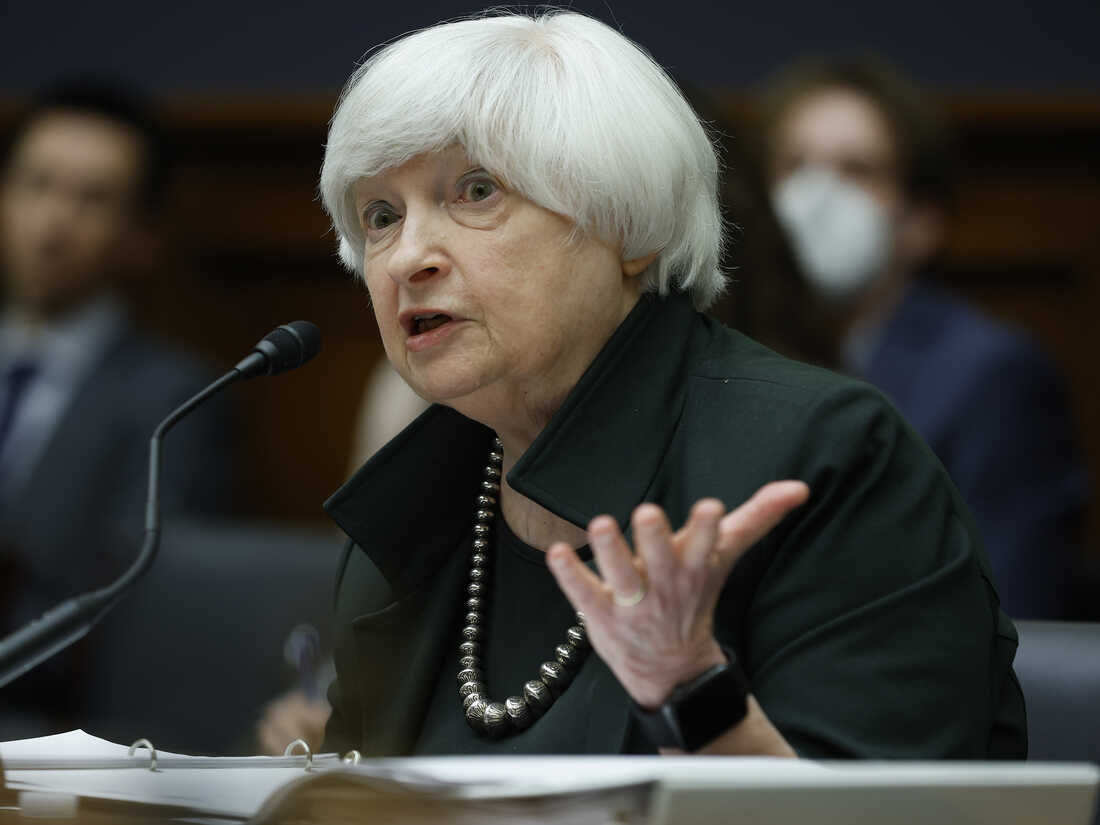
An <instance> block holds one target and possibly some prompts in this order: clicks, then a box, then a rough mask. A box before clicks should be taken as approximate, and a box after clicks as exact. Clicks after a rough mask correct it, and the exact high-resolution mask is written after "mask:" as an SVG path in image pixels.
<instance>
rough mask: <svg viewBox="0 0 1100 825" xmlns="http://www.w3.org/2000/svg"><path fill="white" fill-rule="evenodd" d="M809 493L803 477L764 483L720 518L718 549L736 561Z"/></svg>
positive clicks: (731, 560) (730, 559)
mask: <svg viewBox="0 0 1100 825" xmlns="http://www.w3.org/2000/svg"><path fill="white" fill-rule="evenodd" d="M809 495H810V488H809V487H807V486H806V485H805V484H804V483H803V482H801V481H773V482H771V483H770V484H765V485H764V486H763V487H761V488H760V489H759V490H757V491H756V493H754V494H753V496H752V498H750V499H749V500H748V501H746V502H745V503H744V504H742V505H741V506H740V507H738V508H737V509H736V510H734V511H733V512H731V513H730V514H729V515H727V516H726V517H725V518H723V519H722V520H721V522H719V525H718V551H719V552H720V553H721V554H722V556H723V557H724V558H725V559H726V560H728V561H729V562H731V563H732V562H733V561H736V559H738V558H739V557H740V556H741V555H742V554H743V553H744V552H745V551H746V550H748V549H749V548H750V547H752V546H753V545H754V544H756V542H758V541H759V540H760V539H762V538H763V537H764V536H765V535H767V534H768V533H769V532H770V531H771V530H772V528H774V527H775V526H776V525H777V524H779V522H781V521H782V520H783V517H784V516H786V515H787V513H789V512H790V511H791V510H793V509H794V508H796V507H798V506H800V505H801V504H803V503H804V502H805V501H806V499H807V498H808V497H809Z"/></svg>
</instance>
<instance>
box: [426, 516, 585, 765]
mask: <svg viewBox="0 0 1100 825" xmlns="http://www.w3.org/2000/svg"><path fill="white" fill-rule="evenodd" d="M469 552H470V542H469V541H466V542H463V545H462V546H461V547H460V548H459V554H460V555H461V556H463V557H464V558H468V557H469V555H468V554H469ZM578 552H579V553H580V556H581V558H582V559H585V560H587V559H590V558H591V557H592V554H591V551H589V549H588V548H587V547H582V548H581V549H580V550H579V551H578ZM489 554H490V556H491V558H492V561H491V563H490V570H491V571H492V572H491V578H490V579H489V601H488V609H487V610H486V612H485V615H484V616H483V620H484V625H483V626H484V627H485V628H486V631H487V632H486V637H485V641H484V642H483V647H482V649H483V655H482V664H481V667H482V670H483V671H484V672H485V678H486V686H487V689H488V692H489V696H491V697H492V700H493V701H496V702H503V701H504V700H505V698H507V697H508V696H518V695H522V693H523V683H524V682H526V681H528V680H530V679H535V678H537V676H538V669H539V665H541V664H542V663H543V662H546V661H552V660H553V659H554V647H555V646H556V645H559V644H561V643H562V642H564V641H565V640H566V639H565V631H566V628H568V627H569V626H570V625H574V624H576V623H577V620H576V613H575V612H574V611H573V608H572V606H571V605H570V604H569V602H568V600H567V599H566V598H565V596H564V595H563V594H562V592H561V590H560V589H559V588H558V585H557V582H556V581H554V576H553V574H551V572H550V570H549V568H547V566H546V554H545V553H544V552H542V551H541V550H536V549H535V548H534V547H531V546H530V545H528V544H525V543H524V542H523V541H521V540H520V539H519V538H518V537H516V535H515V534H514V533H513V532H512V531H511V530H510V529H509V528H508V525H507V523H505V521H504V519H502V518H499V517H498V518H497V520H496V522H495V524H494V529H493V534H492V537H491V543H490V547H489ZM461 627H462V622H461V621H459V622H458V623H457V624H455V627H454V633H453V634H452V636H453V639H452V644H451V646H450V648H449V650H448V654H447V656H446V657H444V660H443V667H442V671H441V673H440V675H439V678H438V679H437V680H436V686H435V690H434V692H433V694H432V699H431V704H430V705H429V708H428V713H427V718H426V719H425V721H424V729H423V730H422V731H421V732H420V738H419V739H418V740H417V742H416V746H415V748H414V749H413V753H415V754H417V755H420V756H428V755H434V756H445V755H449V754H458V753H467V754H468V753H476V754H507V753H541V754H547V753H577V752H578V751H581V750H583V745H584V741H583V737H584V731H585V730H586V729H587V728H588V725H587V724H576V721H577V720H584V719H585V718H586V717H587V715H588V714H589V713H591V705H590V704H589V703H588V702H587V701H585V694H586V693H587V690H588V688H589V687H590V685H591V682H592V678H591V677H592V675H593V673H594V669H593V668H592V667H590V666H589V662H588V660H587V659H586V661H585V663H584V665H582V666H581V668H580V670H579V671H578V672H577V675H576V677H575V678H574V679H573V681H572V682H571V683H570V685H569V687H568V688H567V689H566V691H565V693H563V694H562V695H561V697H560V698H558V700H557V701H556V702H554V704H553V706H551V708H550V709H549V710H548V711H547V712H546V714H545V715H543V716H542V717H541V718H540V719H538V720H536V721H535V723H534V726H532V727H531V728H528V730H526V731H524V732H522V733H519V734H516V735H512V736H507V737H505V738H503V739H497V740H492V739H488V738H486V737H484V736H479V735H478V734H476V733H474V731H473V730H472V729H471V728H470V726H469V725H468V724H467V723H466V718H465V716H464V715H463V712H462V704H461V702H460V701H459V698H458V683H457V681H456V678H455V677H456V675H457V673H458V671H459V666H458V659H459V654H458V645H459V642H460V641H461V639H460V638H459V635H460V634H459V631H460V629H461ZM588 658H592V657H591V656H589V657H588ZM536 727H537V728H538V730H537V732H536V731H535V728H536Z"/></svg>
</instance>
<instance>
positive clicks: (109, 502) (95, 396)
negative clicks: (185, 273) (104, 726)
mask: <svg viewBox="0 0 1100 825" xmlns="http://www.w3.org/2000/svg"><path fill="white" fill-rule="evenodd" d="M5 148H6V151H5V153H4V155H3V167H2V179H0V274H2V279H3V280H2V283H3V306H2V315H0V565H2V568H3V583H2V585H0V587H2V588H3V590H4V593H3V599H2V601H0V632H2V633H3V634H5V635H6V634H7V633H10V632H12V631H14V630H16V629H18V628H19V627H21V626H23V625H24V624H25V623H26V622H28V621H30V620H31V619H33V618H36V617H37V616H38V615H40V614H41V613H42V612H44V611H45V610H47V609H48V608H50V607H52V606H54V605H55V604H57V603H58V602H60V601H62V600H63V599H65V598H67V597H69V596H72V595H74V594H76V593H79V592H82V591H85V590H88V589H90V588H93V587H97V586H101V585H103V584H105V583H107V582H108V581H110V579H111V578H113V576H114V575H116V574H117V573H118V572H119V571H120V570H121V569H122V568H123V567H124V566H125V565H127V564H128V563H129V562H130V561H131V560H132V559H133V557H134V556H135V554H136V552H137V549H138V539H139V538H140V535H141V527H142V523H143V520H142V517H143V512H144V500H145V491H146V484H147V475H146V467H147V461H148V458H147V455H148V440H149V436H150V435H151V434H152V431H153V429H154V427H155V426H156V424H157V423H158V422H159V421H160V420H161V419H162V418H163V417H164V416H166V415H167V414H168V413H169V412H171V411H172V410H173V409H174V408H175V407H176V406H178V405H179V404H180V403H182V402H183V401H184V400H186V399H187V398H188V397H190V396H191V395H193V394H194V393H195V392H197V391H198V390H199V389H201V388H202V387H203V386H204V385H205V384H206V383H207V382H208V381H209V379H210V378H211V377H212V376H211V374H210V373H209V372H208V371H207V370H206V369H205V368H204V367H203V366H201V365H200V364H199V363H198V362H197V361H195V360H194V359H192V358H191V357H189V356H187V355H184V354H182V353H180V352H177V351H175V350H174V349H171V348H170V347H168V346H167V345H166V344H165V343H163V342H162V341H160V340H158V339H156V338H153V337H151V336H149V335H146V334H144V333H142V332H139V331H138V330H137V328H136V327H135V325H134V323H133V320H132V318H131V314H130V311H129V310H128V308H127V306H126V304H125V302H124V301H123V300H122V298H121V297H120V294H119V290H120V288H121V286H122V282H123V281H124V280H125V279H126V278H127V277H128V276H129V275H133V274H141V275H152V274H153V273H149V272H140V270H141V269H142V268H143V264H145V265H148V264H149V262H150V260H151V258H152V254H151V250H152V249H153V247H154V241H155V223H156V217H157V214H158V211H159V209H160V207H161V204H162V201H163V197H164V194H165V186H166V181H167V164H166V152H165V148H164V142H163V140H162V138H161V133H160V130H159V129H158V127H157V125H156V124H155V123H154V121H153V119H152V117H151V115H150V114H149V111H148V109H147V108H146V107H145V105H144V103H143V102H142V101H141V100H139V99H138V98H137V97H135V96H134V95H133V94H132V93H130V92H128V91H125V90H123V89H121V88H116V87H115V86H114V85H111V84H109V83H104V84H97V83H88V82H73V83H64V84H59V85H57V86H56V87H54V88H51V89H50V90H48V91H47V92H45V93H43V94H42V95H41V96H39V97H38V98H37V99H36V100H35V101H34V102H33V103H32V104H31V105H30V107H29V108H28V109H27V110H26V111H25V113H24V114H23V116H22V118H21V119H20V120H19V121H18V122H17V124H16V126H15V128H14V130H13V132H12V134H11V137H10V140H9V142H8V145H7V146H6V147H5ZM230 440H231V434H230V428H229V426H228V421H227V410H226V409H225V407H224V404H223V405H222V406H221V407H219V406H218V405H217V404H212V405H210V407H209V408H208V409H204V410H201V411H199V412H198V413H196V414H195V415H194V416H193V417H192V418H191V419H189V420H188V421H187V422H186V426H181V427H180V428H179V429H178V431H175V432H173V434H172V437H171V438H169V439H167V440H166V442H165V461H164V473H163V478H162V486H161V503H162V507H163V509H164V511H165V512H166V513H167V514H170V515H171V514H181V513H187V514H191V515H195V514H203V515H211V514H217V513H224V512H227V511H228V510H229V509H230V508H231V502H230V493H231V490H232V476H233V472H232V449H231V444H230ZM87 655H88V652H87V649H86V647H85V646H83V645H78V646H76V647H75V648H73V649H70V650H69V651H67V652H66V653H64V654H62V655H60V656H58V657H55V658H54V659H52V660H50V661H48V662H47V663H45V664H44V665H43V666H42V667H40V668H38V670H36V671H34V672H32V673H30V674H28V675H26V676H24V677H23V678H21V679H19V680H17V681H16V682H14V683H12V684H11V685H9V686H7V687H6V688H4V689H3V690H0V739H7V738H15V737H19V736H30V735H39V734H43V733H48V732H53V731H55V730H58V729H63V728H64V727H69V726H74V722H75V721H77V720H78V719H79V718H80V716H81V712H82V700H83V696H82V682H81V674H82V673H83V672H84V671H85V668H86V664H87V662H86V659H87Z"/></svg>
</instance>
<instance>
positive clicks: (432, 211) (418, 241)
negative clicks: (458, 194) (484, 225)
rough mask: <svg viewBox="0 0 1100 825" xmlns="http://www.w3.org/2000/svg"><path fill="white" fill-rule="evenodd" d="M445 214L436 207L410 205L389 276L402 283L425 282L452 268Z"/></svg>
mask: <svg viewBox="0 0 1100 825" xmlns="http://www.w3.org/2000/svg"><path fill="white" fill-rule="evenodd" d="M449 240H450V237H449V232H448V227H447V222H446V214H445V212H444V210H442V209H439V208H437V207H427V208H415V209H414V208H411V207H410V208H409V209H408V210H407V212H406V214H405V216H404V217H403V218H402V220H401V226H400V227H399V229H398V236H397V238H396V239H395V242H394V246H393V247H392V248H391V251H390V255H389V258H388V261H387V271H388V274H389V276H390V278H391V279H392V280H393V281H394V282H395V283H397V284H398V285H399V286H400V285H416V284H425V283H426V282H428V281H433V280H436V279H437V278H440V277H444V276H446V275H447V274H448V273H449V272H450V271H451V259H450V255H449V254H448V251H447V250H448V242H449Z"/></svg>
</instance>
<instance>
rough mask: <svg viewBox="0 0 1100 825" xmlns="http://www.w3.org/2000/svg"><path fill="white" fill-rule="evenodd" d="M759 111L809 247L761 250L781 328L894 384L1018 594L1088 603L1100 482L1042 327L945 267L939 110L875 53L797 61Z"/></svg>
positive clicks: (944, 171)
mask: <svg viewBox="0 0 1100 825" xmlns="http://www.w3.org/2000/svg"><path fill="white" fill-rule="evenodd" d="M761 111H762V117H761V123H760V140H759V143H760V163H759V166H760V171H761V173H762V175H763V188H764V189H766V191H767V192H768V193H769V195H770V201H771V205H772V207H773V209H774V213H775V215H776V216H777V218H778V223H779V225H780V226H781V227H782V230H783V233H784V235H785V240H786V243H787V244H788V245H789V249H790V251H791V253H792V258H793V261H792V263H793V264H794V266H793V267H792V268H790V269H787V270H785V268H784V266H783V265H782V264H780V265H779V266H775V267H763V266H760V265H759V263H760V262H759V261H757V262H756V263H757V266H755V267H754V271H753V277H755V278H756V279H757V280H758V281H764V280H768V279H771V280H773V281H774V286H773V287H772V293H773V294H774V295H775V297H776V299H777V300H776V301H775V302H774V309H775V312H774V313H773V314H772V315H771V316H770V318H768V319H767V320H765V321H764V322H762V323H761V324H760V326H763V327H765V328H766V329H767V330H768V331H771V332H774V331H775V330H776V329H778V331H779V335H778V336H776V337H775V339H774V340H769V342H772V343H775V344H776V345H777V346H778V347H779V348H780V349H781V350H782V351H785V352H787V353H788V354H793V355H797V356H802V357H808V358H810V359H812V360H816V361H819V362H822V363H825V364H826V365H828V366H832V367H836V368H840V369H843V370H844V371H846V372H848V373H850V374H853V375H856V376H859V377H862V378H864V379H866V380H868V381H870V382H871V383H873V384H874V385H875V386H877V387H878V388H880V389H881V390H883V391H884V392H885V393H886V394H887V396H888V397H889V398H890V399H891V400H892V401H893V403H895V404H896V405H897V407H898V409H899V410H900V411H901V413H902V414H903V415H904V416H905V417H906V419H907V420H908V421H909V423H910V424H912V425H913V427H914V428H915V429H916V430H917V432H918V433H920V434H921V436H922V437H923V438H924V439H925V440H926V441H927V442H928V444H929V445H930V446H931V447H932V449H933V451H934V452H935V453H936V455H937V456H938V457H939V458H940V460H941V461H943V463H944V465H945V466H946V468H947V471H948V473H949V474H950V476H951V478H952V480H953V481H954V482H955V484H956V485H958V487H959V490H960V492H961V493H962V496H963V499H964V500H965V501H966V502H967V504H968V505H969V506H970V508H971V510H972V512H973V513H974V516H975V519H976V520H977V522H978V525H979V527H980V529H981V533H982V536H983V538H984V540H985V543H986V547H987V550H988V552H989V556H990V560H991V561H992V564H993V573H994V577H995V580H996V581H997V585H998V592H999V594H1000V597H1001V599H1002V604H1003V606H1004V608H1005V610H1007V611H1008V613H1009V614H1010V615H1011V616H1013V617H1014V618H1027V619H1035V618H1047V619H1056V618H1070V617H1072V616H1073V615H1074V614H1075V612H1076V611H1077V610H1078V609H1079V607H1080V605H1079V604H1078V599H1079V594H1077V593H1076V592H1075V583H1076V582H1077V581H1078V580H1079V579H1080V576H1079V575H1078V573H1079V570H1080V568H1081V567H1082V566H1083V552H1082V551H1083V546H1082V545H1083V528H1084V521H1085V512H1086V507H1087V503H1088V500H1089V495H1090V485H1089V480H1088V476H1087V473H1086V470H1085V466H1084V461H1083V458H1082V455H1081V452H1080V450H1079V448H1078V445H1077V443H1076V439H1075V429H1074V422H1073V420H1072V416H1071V414H1070V409H1069V401H1068V397H1067V390H1066V386H1065V383H1064V381H1063V379H1062V377H1061V376H1060V375H1059V373H1058V371H1057V370H1056V368H1055V367H1054V365H1053V364H1052V363H1051V362H1050V360H1049V359H1048V358H1047V357H1046V356H1045V355H1044V353H1043V352H1042V350H1041V349H1040V348H1039V346H1038V345H1037V344H1036V342H1035V341H1034V340H1033V339H1032V338H1031V337H1030V336H1028V335H1026V334H1024V333H1023V332H1020V331H1018V330H1015V329H1013V328H1011V327H1009V326H1006V325H1004V324H1000V323H997V322H995V321H993V320H991V319H990V318H987V317H985V316H983V315H982V314H980V313H979V312H978V311H976V310H975V309H973V308H971V307H969V306H967V305H966V304H965V303H963V302H962V301H961V300H959V299H957V298H955V297H953V296H951V295H950V294H948V293H947V292H945V291H943V290H942V289H940V288H937V287H935V286H933V285H932V284H931V282H930V279H929V277H928V276H929V275H931V274H932V273H933V272H934V270H935V268H936V266H937V264H936V260H937V258H938V256H939V255H940V253H941V251H942V249H943V246H944V240H945V236H946V232H947V221H948V215H949V212H950V203H951V180H950V163H949V153H948V150H947V140H946V137H945V130H944V128H943V127H942V125H941V124H940V122H939V119H938V117H937V115H936V113H935V111H934V110H933V109H932V108H931V106H930V104H929V102H928V101H927V100H926V99H925V98H924V97H923V95H922V94H921V93H920V92H919V90H917V89H916V88H915V87H914V86H913V85H912V84H911V83H910V82H909V81H907V80H906V79H904V78H902V77H900V76H899V75H898V74H897V72H896V71H895V70H893V69H892V68H891V67H889V66H887V65H885V64H883V63H881V62H879V61H876V60H869V59H861V60H823V61H816V60H815V61H808V62H805V63H801V64H797V65H795V66H793V67H791V68H790V69H789V70H788V71H787V72H785V73H783V74H781V75H780V76H779V77H778V78H776V79H775V80H774V81H773V83H772V84H771V85H770V86H769V87H768V88H767V89H766V90H765V91H764V94H763V95H762V106H761ZM757 248H758V249H759V248H760V247H759V246H758V247H757ZM773 260H775V259H773ZM792 274H793V278H794V281H795V282H793V283H792V282H791V281H789V280H785V277H790V276H791V275H792ZM767 289H768V286H765V285H764V284H761V290H762V291H766V290H767ZM800 294H801V295H804V296H805V300H801V301H800V299H799V297H798V296H799V295H800ZM799 307H801V309H802V312H801V313H800V312H799ZM815 333H816V336H815ZM807 344H808V346H807Z"/></svg>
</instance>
